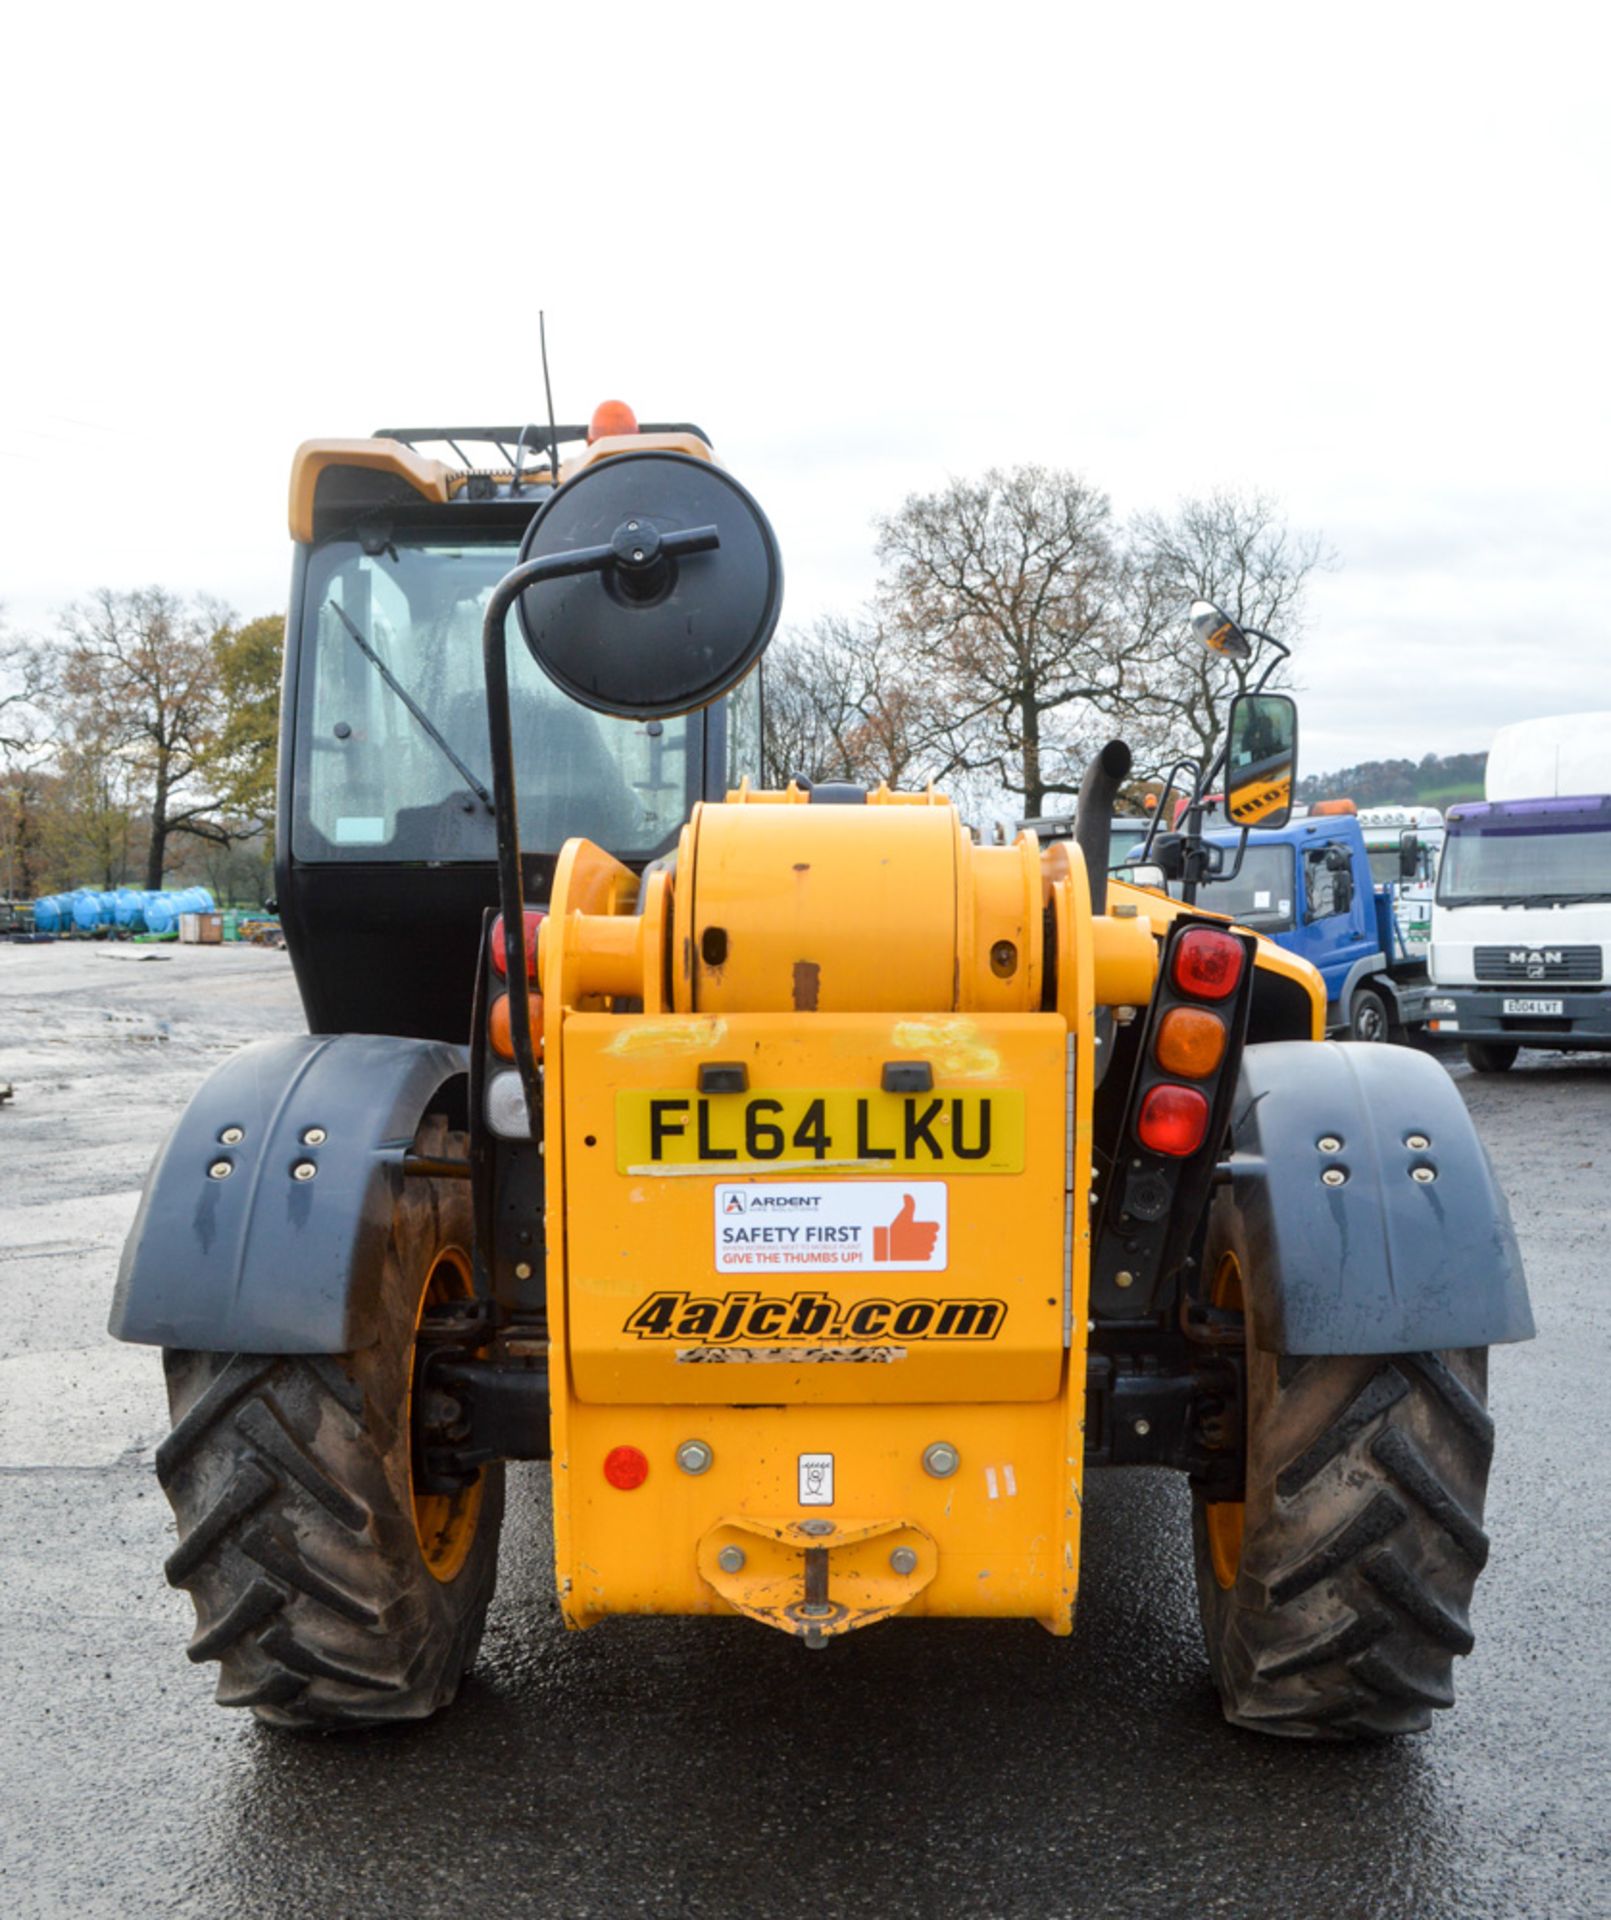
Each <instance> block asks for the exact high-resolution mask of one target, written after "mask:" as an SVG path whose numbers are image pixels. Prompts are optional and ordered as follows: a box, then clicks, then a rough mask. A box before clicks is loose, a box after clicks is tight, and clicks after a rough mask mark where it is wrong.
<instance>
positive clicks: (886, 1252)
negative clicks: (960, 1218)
mask: <svg viewBox="0 0 1611 1920" xmlns="http://www.w3.org/2000/svg"><path fill="white" fill-rule="evenodd" d="M939 1237H940V1223H939V1221H938V1220H919V1219H918V1217H917V1203H916V1201H915V1200H913V1198H912V1196H911V1195H910V1194H907V1196H906V1197H905V1199H904V1200H903V1201H902V1202H901V1210H900V1212H899V1213H897V1214H896V1216H895V1218H894V1219H893V1220H892V1221H891V1222H890V1224H889V1225H888V1226H887V1227H874V1228H873V1258H874V1259H875V1260H927V1259H928V1258H929V1256H930V1255H931V1254H932V1253H933V1252H934V1243H935V1241H936V1240H938V1239H939Z"/></svg>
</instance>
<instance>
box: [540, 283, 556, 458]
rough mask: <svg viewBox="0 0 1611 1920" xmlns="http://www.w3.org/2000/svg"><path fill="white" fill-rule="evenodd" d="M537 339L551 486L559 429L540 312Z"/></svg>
mask: <svg viewBox="0 0 1611 1920" xmlns="http://www.w3.org/2000/svg"><path fill="white" fill-rule="evenodd" d="M537 338H538V340H539V341H540V343H541V345H542V351H543V392H544V394H545V395H546V396H547V399H548V475H549V483H550V485H552V486H556V487H557V486H558V485H559V428H558V427H556V426H555V425H554V389H553V387H552V386H551V385H550V384H549V380H548V321H547V318H546V316H545V315H544V314H543V312H542V310H541V309H540V308H539V309H538V313H537Z"/></svg>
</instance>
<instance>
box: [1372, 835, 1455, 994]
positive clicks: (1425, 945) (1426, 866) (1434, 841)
mask: <svg viewBox="0 0 1611 1920" xmlns="http://www.w3.org/2000/svg"><path fill="white" fill-rule="evenodd" d="M1359 830H1360V832H1361V833H1363V834H1364V836H1365V852H1366V853H1367V854H1368V855H1369V857H1370V871H1371V878H1372V879H1373V880H1374V881H1375V882H1376V884H1377V886H1379V887H1391V888H1392V889H1393V924H1394V926H1395V927H1396V928H1397V930H1398V939H1399V945H1400V947H1401V948H1402V949H1403V951H1404V954H1405V956H1406V958H1408V959H1411V960H1421V961H1424V960H1425V959H1426V957H1427V952H1428V950H1429V949H1430V947H1431V945H1432V890H1433V887H1434V886H1435V884H1436V882H1437V877H1438V857H1439V855H1440V854H1441V853H1442V852H1443V815H1442V814H1441V813H1439V812H1438V810H1437V808H1436V807H1361V808H1360V810H1359Z"/></svg>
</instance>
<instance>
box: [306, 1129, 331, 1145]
mask: <svg viewBox="0 0 1611 1920" xmlns="http://www.w3.org/2000/svg"><path fill="white" fill-rule="evenodd" d="M329 1138H330V1136H329V1134H327V1133H326V1132H325V1130H324V1128H323V1127H309V1128H307V1129H306V1130H305V1131H304V1133H303V1135H302V1144H303V1146H305V1147H322V1146H323V1145H324V1143H325V1141H326V1140H328V1139H329Z"/></svg>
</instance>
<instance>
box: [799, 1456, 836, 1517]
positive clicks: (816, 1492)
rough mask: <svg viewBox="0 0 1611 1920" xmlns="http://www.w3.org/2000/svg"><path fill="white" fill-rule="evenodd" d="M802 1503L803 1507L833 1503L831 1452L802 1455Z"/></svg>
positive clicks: (830, 1504) (829, 1505)
mask: <svg viewBox="0 0 1611 1920" xmlns="http://www.w3.org/2000/svg"><path fill="white" fill-rule="evenodd" d="M800 1505H801V1506H802V1507H831V1506H832V1505H833V1455H832V1454H831V1453H802V1454H801V1455H800Z"/></svg>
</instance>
